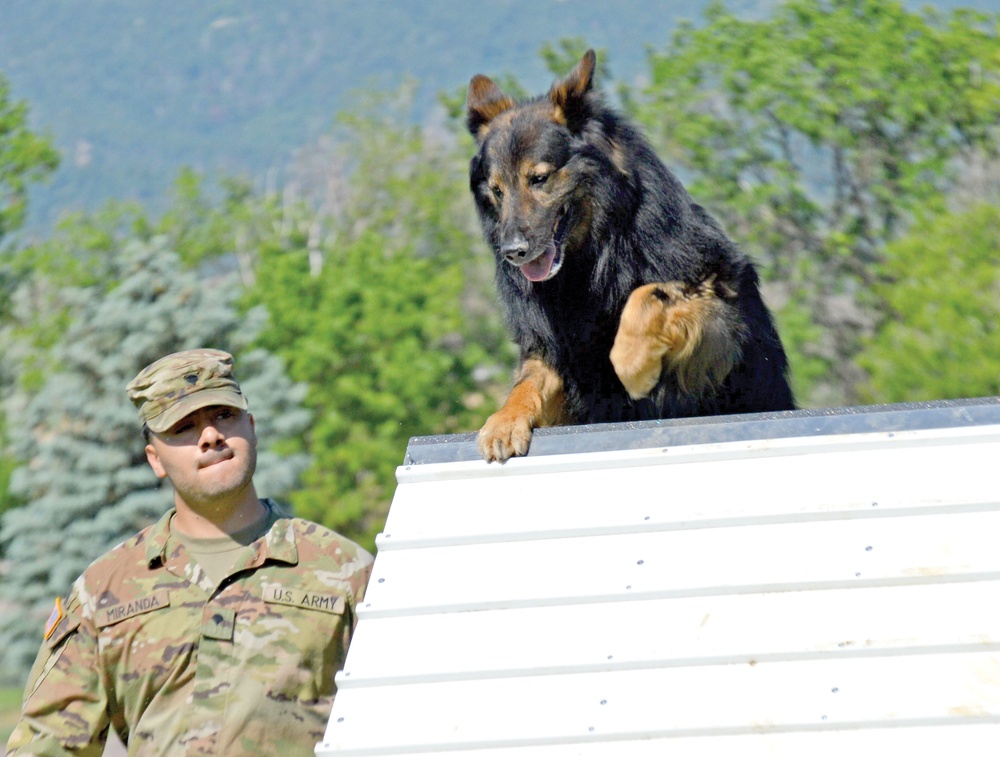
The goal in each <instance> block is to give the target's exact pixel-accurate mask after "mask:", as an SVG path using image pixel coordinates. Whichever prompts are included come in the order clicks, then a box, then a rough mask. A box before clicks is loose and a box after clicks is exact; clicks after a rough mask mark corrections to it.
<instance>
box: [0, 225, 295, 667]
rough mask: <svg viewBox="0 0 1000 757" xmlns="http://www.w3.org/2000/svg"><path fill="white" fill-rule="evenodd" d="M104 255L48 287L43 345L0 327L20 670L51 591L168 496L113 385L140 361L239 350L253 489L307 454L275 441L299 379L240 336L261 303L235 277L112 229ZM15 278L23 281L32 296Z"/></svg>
mask: <svg viewBox="0 0 1000 757" xmlns="http://www.w3.org/2000/svg"><path fill="white" fill-rule="evenodd" d="M66 252H67V254H68V255H69V256H71V257H72V252H73V251H72V250H70V251H66ZM104 266H105V270H104V271H103V274H104V275H103V277H102V278H101V279H100V281H98V282H95V283H91V284H89V285H85V286H80V285H79V284H73V285H67V286H62V287H57V288H56V290H55V293H54V295H53V300H54V301H57V302H61V303H62V304H63V305H64V307H65V313H66V316H67V317H66V320H65V321H64V323H65V328H64V329H63V331H62V332H61V333H60V334H59V335H58V337H57V339H56V340H55V342H54V343H53V344H52V345H51V347H50V348H49V349H48V350H47V351H46V352H45V354H44V356H43V357H42V358H40V359H39V358H38V357H36V356H35V355H36V351H35V350H34V349H32V348H31V347H32V346H31V344H30V343H26V342H25V341H19V340H18V339H16V338H11V337H10V336H9V335H8V340H7V341H6V344H7V346H10V347H12V349H11V351H10V352H8V353H7V356H8V359H10V360H13V361H14V364H15V371H14V372H15V375H16V379H17V385H16V389H15V390H14V392H13V393H12V394H11V395H10V396H9V397H8V398H7V402H6V410H7V413H8V416H7V417H8V418H9V419H10V426H9V432H10V437H11V438H10V443H11V446H12V452H13V454H14V456H15V458H16V459H18V460H19V461H21V464H20V466H19V467H18V468H17V469H16V470H15V471H14V474H13V478H12V482H11V485H12V488H13V489H14V490H15V493H16V494H17V495H18V496H20V497H21V498H22V499H23V500H24V501H25V502H26V504H25V505H24V506H23V507H19V508H16V509H14V510H10V511H8V512H7V513H5V514H4V516H3V518H2V520H0V545H2V546H3V547H4V548H5V549H6V556H7V558H8V565H9V570H8V573H7V575H6V576H5V577H4V581H3V583H2V585H0V598H2V599H3V600H5V601H7V602H10V603H12V604H13V605H14V607H16V608H18V609H17V611H14V612H5V613H4V615H3V619H2V620H0V644H2V649H3V663H4V667H6V668H7V669H9V670H21V671H23V670H24V669H25V666H26V665H27V664H29V663H30V661H31V659H32V658H33V657H34V655H35V653H36V651H37V648H38V643H39V641H40V633H41V628H42V625H43V623H44V619H45V616H46V613H47V612H48V610H49V609H50V608H51V605H52V602H53V598H54V597H56V596H59V595H63V594H65V593H66V592H67V591H68V588H69V586H70V583H71V582H72V580H73V579H74V578H75V577H76V576H77V575H79V574H80V573H81V572H82V571H83V569H84V568H85V567H86V566H87V564H89V562H90V561H91V560H93V559H94V558H95V557H97V556H98V555H99V554H101V553H102V552H104V551H105V550H106V549H108V548H109V547H110V546H112V545H113V544H115V543H117V542H118V541H120V540H121V539H123V538H125V537H127V536H128V535H130V534H132V533H134V532H136V531H137V530H139V529H140V528H142V527H144V526H146V525H148V524H149V523H151V522H152V521H153V520H155V519H156V518H158V517H159V516H160V515H161V514H162V513H163V512H164V511H165V510H166V509H167V507H168V506H169V504H170V502H171V501H172V497H171V494H170V489H169V486H168V485H165V484H164V483H163V482H162V481H160V480H159V479H157V478H156V477H155V476H154V475H153V473H152V471H151V470H149V468H148V465H147V464H146V460H145V455H144V453H143V448H144V442H143V440H142V437H141V434H140V433H139V429H138V423H137V420H136V417H135V412H134V409H133V408H132V406H131V405H130V403H129V402H128V400H127V399H126V397H125V394H124V387H125V385H126V384H127V383H128V381H129V380H130V379H131V378H132V377H133V376H134V375H135V374H136V373H137V372H138V371H139V369H141V368H142V367H143V366H144V365H147V364H148V363H150V362H152V361H153V360H155V359H157V358H159V357H161V356H163V355H165V354H167V353H170V352H173V351H176V350H179V349H187V348H191V347H196V346H214V347H219V348H222V349H227V350H230V351H232V352H234V353H236V354H237V372H238V375H239V376H240V379H241V384H242V385H243V387H244V388H245V390H246V393H247V396H248V397H249V399H250V402H251V412H253V413H254V416H255V418H256V419H257V428H258V431H259V435H260V438H261V443H262V449H261V452H260V456H259V459H258V474H257V476H256V477H255V482H256V483H257V485H258V490H259V491H260V493H261V495H262V496H283V495H284V494H285V493H286V492H288V491H289V490H290V489H292V488H293V487H294V485H295V484H296V480H297V476H298V474H299V473H300V472H301V471H302V470H303V469H304V467H305V466H306V464H307V460H306V459H305V458H304V456H302V455H301V454H297V455H290V456H289V455H286V454H282V451H281V449H280V445H281V442H282V439H283V438H288V437H294V436H298V435H300V434H301V433H302V431H303V429H304V428H305V427H306V425H307V424H308V413H307V412H305V411H304V410H303V409H302V408H301V406H300V402H301V400H302V397H303V394H304V387H302V386H298V385H294V384H292V382H291V381H290V380H289V379H288V378H287V375H286V374H285V373H284V369H283V367H282V364H281V362H280V361H279V360H278V359H277V358H276V357H275V356H273V355H271V354H269V353H267V352H266V351H264V350H260V349H254V348H252V347H251V342H252V340H253V339H254V338H255V336H256V334H257V333H258V332H259V331H260V329H261V328H262V326H263V312H262V311H261V310H259V309H258V310H255V311H252V312H251V313H249V314H247V315H245V316H241V315H240V313H239V312H238V311H237V310H236V308H235V307H234V305H233V301H234V300H235V298H236V297H237V295H238V294H239V291H240V290H239V289H238V287H237V286H235V284H234V282H233V281H232V277H231V276H230V277H226V276H220V277H216V278H208V277H206V276H204V275H201V274H199V273H198V272H197V271H195V270H191V269H185V268H184V267H183V266H182V265H181V261H180V259H179V257H178V256H177V255H176V254H175V253H173V252H172V251H171V250H170V249H168V248H167V246H166V245H165V243H164V240H163V239H162V238H159V239H153V240H150V241H144V240H137V239H119V240H117V242H116V243H114V244H112V245H111V248H110V249H108V250H107V255H106V257H105V258H104ZM41 278H43V276H42V274H41V273H39V274H38V279H41ZM31 283H32V284H33V285H34V286H35V288H39V287H40V286H41V282H40V281H33V282H31ZM26 286H27V285H24V287H22V289H21V290H20V294H24V295H30V292H28V291H26V288H25V287H26ZM30 299H31V298H30V297H29V296H25V297H19V298H18V302H19V303H21V304H22V305H24V304H26V303H28V302H29V301H30Z"/></svg>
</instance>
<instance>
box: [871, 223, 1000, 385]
mask: <svg viewBox="0 0 1000 757" xmlns="http://www.w3.org/2000/svg"><path fill="white" fill-rule="evenodd" d="M998 228H1000V208H997V207H996V206H993V205H983V206H980V207H977V208H974V209H972V210H969V211H966V212H963V213H956V214H948V215H945V216H941V217H935V218H933V219H928V220H924V221H922V222H921V223H919V224H918V225H917V226H916V227H915V228H914V230H913V231H912V233H910V234H908V235H907V236H905V237H903V238H902V239H899V240H897V241H896V242H893V243H892V244H890V245H889V246H888V248H887V249H886V256H885V257H886V262H885V263H884V264H883V266H882V268H881V271H880V272H881V273H882V277H881V278H882V280H883V282H884V283H881V284H879V285H878V288H877V294H878V295H879V296H880V297H881V298H882V299H883V300H884V301H885V302H886V303H887V304H888V308H889V309H888V312H889V316H888V318H886V320H885V322H884V323H883V324H882V325H881V328H880V329H879V330H878V332H877V333H876V334H875V335H874V337H872V338H871V339H870V340H868V341H867V343H866V345H865V347H864V349H863V350H862V352H861V354H860V356H859V362H860V364H861V366H862V367H864V368H865V369H866V371H867V372H868V382H867V384H866V385H865V387H864V394H863V396H864V397H865V398H866V399H872V400H874V399H878V400H879V401H883V402H909V401H918V400H929V399H942V398H955V397H980V396H994V395H997V394H1000V238H998V236H997V229H998Z"/></svg>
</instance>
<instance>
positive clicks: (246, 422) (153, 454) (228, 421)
mask: <svg viewBox="0 0 1000 757" xmlns="http://www.w3.org/2000/svg"><path fill="white" fill-rule="evenodd" d="M146 459H147V460H148V461H149V465H150V467H152V469H153V472H154V473H155V474H156V475H157V476H158V477H159V478H168V479H170V483H171V484H173V486H174V490H175V492H176V494H177V496H178V497H179V498H180V499H181V500H183V502H184V503H185V504H187V505H189V506H191V507H196V508H197V507H199V506H206V505H207V506H219V505H224V504H225V503H226V501H227V500H232V501H233V502H236V501H238V500H239V498H240V496H241V495H243V494H244V493H245V492H246V489H247V487H248V486H249V485H250V483H251V480H252V478H253V473H254V469H255V468H256V465H257V435H256V432H255V431H254V421H253V416H252V415H250V414H249V413H247V412H245V411H243V410H238V409H237V408H233V407H226V406H224V405H212V406H209V407H204V408H202V409H200V410H196V411H194V412H193V413H191V414H190V415H187V416H185V417H184V418H182V419H181V420H180V421H178V422H177V423H176V424H174V425H173V426H172V427H171V428H169V429H167V430H166V431H164V432H163V433H154V434H152V435H151V437H150V443H149V444H148V445H147V446H146Z"/></svg>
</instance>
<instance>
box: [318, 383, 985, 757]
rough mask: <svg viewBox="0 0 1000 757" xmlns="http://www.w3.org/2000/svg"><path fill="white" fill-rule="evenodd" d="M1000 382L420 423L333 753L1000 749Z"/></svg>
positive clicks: (515, 755) (328, 745)
mask: <svg viewBox="0 0 1000 757" xmlns="http://www.w3.org/2000/svg"><path fill="white" fill-rule="evenodd" d="M998 468H1000V398H986V399H979V400H961V401H949V402H938V403H926V404H917V405H895V406H881V407H867V408H846V409H838V410H831V411H795V412H788V413H779V414H769V415H753V416H749V415H748V416H733V417H728V418H711V419H694V420H689V421H660V422H648V423H637V424H615V425H604V426H587V427H567V428H559V429H544V430H541V431H539V432H536V437H535V439H534V441H533V444H532V450H531V454H530V455H528V456H527V457H525V458H520V459H514V460H511V461H509V462H508V463H507V464H505V465H502V466H501V465H497V464H492V465H487V464H485V463H483V462H482V461H481V460H480V459H479V458H478V453H477V452H476V450H475V445H474V436H473V435H456V436H449V437H423V438H415V439H413V440H411V442H410V445H409V447H408V448H407V452H406V458H405V461H404V464H403V465H401V466H400V467H399V469H398V472H397V479H398V487H397V490H396V493H395V497H394V499H393V502H392V507H391V509H390V512H389V516H388V519H387V522H386V525H385V529H384V532H383V534H382V535H380V537H379V539H378V555H377V557H376V561H375V566H374V572H373V574H372V579H371V584H370V586H369V590H368V595H367V597H366V600H365V603H364V605H363V607H361V608H360V610H359V618H360V623H359V626H358V629H357V632H356V634H355V637H354V641H353V643H352V646H351V649H350V651H349V653H348V657H347V661H346V666H345V668H344V670H343V671H341V673H340V674H338V677H337V685H338V694H337V698H336V701H335V703H334V706H333V712H332V715H331V718H330V722H329V725H328V727H327V731H326V735H325V738H324V740H323V742H322V743H321V744H319V745H318V746H317V748H316V753H317V754H319V755H340V756H343V755H436V754H440V755H456V754H464V755H470V757H536V756H537V757H568V756H569V755H580V756H581V757H591V756H596V755H622V756H623V757H632V756H638V755H643V756H646V755H663V754H670V755H672V756H681V757H684V756H691V757H694V756H698V757H701V756H702V755H706V756H707V755H718V754H740V755H750V756H756V755H801V754H810V755H828V754H829V755H834V754H836V755H841V754H844V753H850V754H858V755H868V754H871V755H875V754H879V755H884V754H906V753H910V754H962V755H967V756H972V755H987V754H989V755H995V754H996V753H997V744H1000V548H998V535H1000V492H998V485H997V469H998Z"/></svg>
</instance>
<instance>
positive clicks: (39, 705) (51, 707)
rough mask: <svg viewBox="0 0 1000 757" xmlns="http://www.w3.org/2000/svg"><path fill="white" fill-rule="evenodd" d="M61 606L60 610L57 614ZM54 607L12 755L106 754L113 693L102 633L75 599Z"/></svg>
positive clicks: (8, 755) (10, 746)
mask: <svg viewBox="0 0 1000 757" xmlns="http://www.w3.org/2000/svg"><path fill="white" fill-rule="evenodd" d="M57 610H58V611H60V612H59V614H57ZM57 610H54V611H53V617H52V618H51V619H50V622H49V624H48V625H47V626H46V633H45V636H46V638H45V641H44V642H43V643H42V648H41V650H40V651H39V653H38V657H37V658H36V660H35V664H34V666H33V667H32V669H31V674H30V675H29V676H28V685H27V687H26V688H25V691H24V706H23V707H22V709H21V717H20V719H19V720H18V722H17V725H16V726H15V728H14V731H13V733H11V736H10V739H9V740H8V742H7V751H6V757H15V756H16V757H22V756H23V755H35V756H37V757H55V756H56V755H74V757H100V755H101V754H102V753H103V752H104V743H105V741H106V739H107V735H108V727H109V725H110V722H109V720H108V715H107V694H106V692H105V691H104V689H103V686H102V685H101V681H100V673H99V670H98V658H97V657H98V656H97V637H96V634H95V633H94V631H93V627H92V626H91V625H90V624H89V623H87V622H85V621H82V619H81V617H80V613H79V607H78V606H77V603H76V601H75V599H73V598H71V599H70V600H69V601H68V602H67V605H66V608H65V610H63V609H62V607H61V603H60V604H59V606H57Z"/></svg>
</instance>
